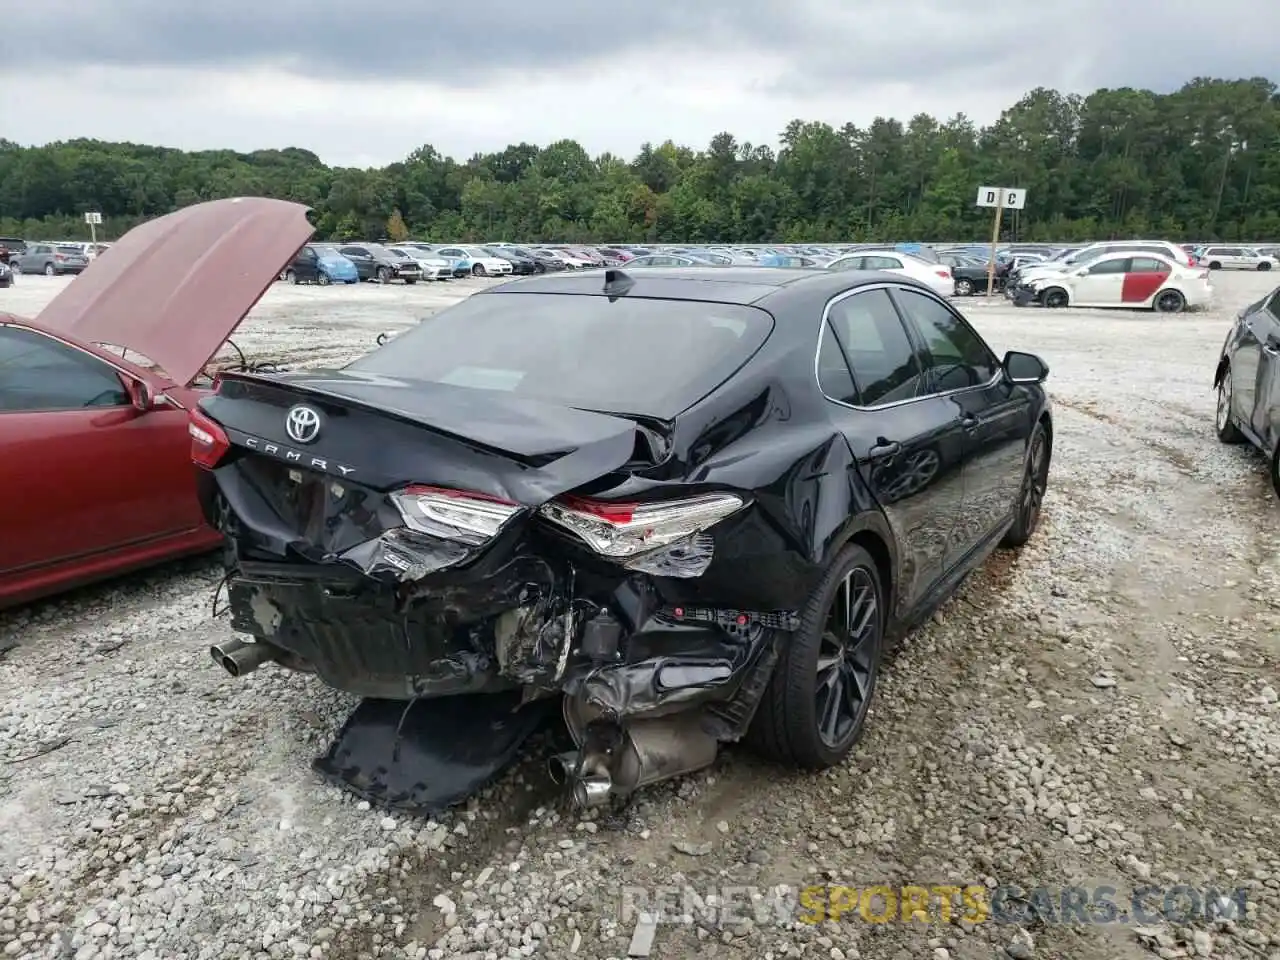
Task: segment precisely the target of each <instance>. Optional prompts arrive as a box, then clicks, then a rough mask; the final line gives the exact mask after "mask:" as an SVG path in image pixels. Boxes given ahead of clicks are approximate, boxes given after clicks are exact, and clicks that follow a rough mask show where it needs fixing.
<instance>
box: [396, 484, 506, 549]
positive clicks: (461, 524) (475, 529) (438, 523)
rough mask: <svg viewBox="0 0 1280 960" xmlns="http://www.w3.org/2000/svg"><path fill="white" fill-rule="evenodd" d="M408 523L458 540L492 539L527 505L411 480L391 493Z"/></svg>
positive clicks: (478, 541)
mask: <svg viewBox="0 0 1280 960" xmlns="http://www.w3.org/2000/svg"><path fill="white" fill-rule="evenodd" d="M391 501H392V503H394V504H395V505H396V509H398V510H399V511H400V516H401V517H402V518H403V519H404V523H405V526H406V527H408V528H409V529H410V530H416V531H418V532H419V533H426V534H430V535H431V536H434V537H441V538H443V539H445V540H453V541H455V542H457V543H466V544H470V545H472V546H481V545H483V544H485V543H488V542H489V541H490V540H492V539H493V538H494V537H496V536H497V535H498V534H499V533H501V532H502V528H503V527H505V526H506V525H507V524H508V523H509V522H510V521H511V520H513V519H514V518H515V517H516V515H517V514H519V513H520V512H521V510H522V509H523V508H522V507H521V506H520V504H518V503H512V502H511V501H510V500H501V499H499V498H498V497H490V496H487V495H485V494H483V493H470V492H468V491H465V490H450V489H447V488H445V487H432V486H427V485H425V484H416V483H415V484H411V485H410V486H407V487H405V488H404V489H403V490H400V491H398V492H396V493H393V494H392V495H391Z"/></svg>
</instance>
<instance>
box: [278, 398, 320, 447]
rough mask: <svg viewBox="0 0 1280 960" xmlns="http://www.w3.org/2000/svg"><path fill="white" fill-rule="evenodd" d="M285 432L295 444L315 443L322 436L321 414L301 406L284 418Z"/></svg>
mask: <svg viewBox="0 0 1280 960" xmlns="http://www.w3.org/2000/svg"><path fill="white" fill-rule="evenodd" d="M284 432H285V433H287V434H288V435H289V439H290V440H292V441H293V442H294V443H311V442H313V441H314V440H315V438H316V437H318V436H319V435H320V412H319V411H318V410H313V409H312V408H311V407H307V406H303V405H301V404H299V405H298V406H296V407H294V408H293V409H291V410H290V411H289V413H288V416H286V417H285V418H284Z"/></svg>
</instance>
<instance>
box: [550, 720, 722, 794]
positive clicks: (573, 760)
mask: <svg viewBox="0 0 1280 960" xmlns="http://www.w3.org/2000/svg"><path fill="white" fill-rule="evenodd" d="M700 721H701V717H700V716H699V715H698V714H697V713H693V714H685V715H680V714H676V715H673V716H668V717H659V718H655V719H651V720H635V721H632V722H631V723H629V724H627V725H626V726H625V727H624V728H623V729H622V730H621V731H618V733H620V736H619V737H618V739H617V741H616V747H615V748H614V749H612V750H608V751H606V750H602V749H598V748H592V747H591V746H587V747H586V748H585V749H584V750H583V751H581V752H576V753H562V754H559V755H558V756H555V757H552V758H551V761H550V762H551V778H552V779H553V780H554V781H555V782H556V783H559V784H566V785H568V786H569V787H570V791H571V796H572V797H573V802H574V804H575V805H576V806H578V807H580V808H583V809H589V808H591V807H599V806H602V805H604V804H606V803H608V802H609V799H610V798H611V797H618V798H623V797H629V796H630V795H631V794H633V793H635V791H637V790H639V789H640V788H641V787H647V786H650V785H652V784H655V783H659V782H660V781H663V780H670V779H672V778H673V777H680V776H684V775H685V774H689V773H693V772H695V771H697V770H701V769H703V768H704V767H709V766H711V764H712V763H714V762H715V759H716V753H717V752H718V751H719V748H720V744H719V742H718V741H717V740H716V738H715V737H714V736H712V735H711V734H709V733H707V731H706V730H704V729H703V728H702V724H701V722H700Z"/></svg>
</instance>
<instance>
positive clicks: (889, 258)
mask: <svg viewBox="0 0 1280 960" xmlns="http://www.w3.org/2000/svg"><path fill="white" fill-rule="evenodd" d="M826 268H827V269H828V270H884V271H886V272H888V273H897V274H901V275H902V276H906V277H910V278H911V279H912V280H918V281H920V282H921V283H923V284H925V285H927V286H928V287H929V288H930V289H931V290H933V292H934V293H936V294H938V295H939V296H943V297H950V296H952V295H953V294H954V293H955V292H956V281H955V278H954V277H953V276H951V268H950V267H949V266H947V265H946V264H945V263H929V262H928V261H926V260H921V259H919V258H917V257H913V256H911V254H909V253H902V252H900V251H898V250H858V251H856V252H855V253H850V254H847V255H845V256H843V257H839V258H837V259H835V260H832V261H831V262H830V263H829V264H827V267H826Z"/></svg>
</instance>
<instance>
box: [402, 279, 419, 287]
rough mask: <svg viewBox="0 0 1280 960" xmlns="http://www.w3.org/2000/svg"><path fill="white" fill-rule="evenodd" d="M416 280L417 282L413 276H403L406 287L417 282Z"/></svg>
mask: <svg viewBox="0 0 1280 960" xmlns="http://www.w3.org/2000/svg"><path fill="white" fill-rule="evenodd" d="M417 282H418V281H417V280H416V279H415V278H413V277H405V278H404V285H405V286H406V287H412V286H413V285H414V284H415V283H417Z"/></svg>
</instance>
